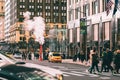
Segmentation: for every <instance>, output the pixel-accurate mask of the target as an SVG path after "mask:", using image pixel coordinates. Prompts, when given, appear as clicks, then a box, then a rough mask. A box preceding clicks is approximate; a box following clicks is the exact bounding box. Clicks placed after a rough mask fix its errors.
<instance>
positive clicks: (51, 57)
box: [48, 52, 62, 62]
mask: <svg viewBox="0 0 120 80" xmlns="http://www.w3.org/2000/svg"><path fill="white" fill-rule="evenodd" d="M48 61H49V62H62V56H61V54H60V52H49V54H48Z"/></svg>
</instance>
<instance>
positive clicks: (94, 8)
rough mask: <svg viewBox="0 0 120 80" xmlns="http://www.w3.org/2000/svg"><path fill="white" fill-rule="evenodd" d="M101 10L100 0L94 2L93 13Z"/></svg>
mask: <svg viewBox="0 0 120 80" xmlns="http://www.w3.org/2000/svg"><path fill="white" fill-rule="evenodd" d="M98 12H99V1H98V0H96V1H93V2H92V14H97V13H98Z"/></svg>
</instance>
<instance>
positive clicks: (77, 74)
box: [63, 72, 84, 76]
mask: <svg viewBox="0 0 120 80" xmlns="http://www.w3.org/2000/svg"><path fill="white" fill-rule="evenodd" d="M63 74H69V75H75V76H84V75H82V74H76V73H70V72H63Z"/></svg>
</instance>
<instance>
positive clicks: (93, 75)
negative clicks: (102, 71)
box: [71, 71, 99, 77]
mask: <svg viewBox="0 0 120 80" xmlns="http://www.w3.org/2000/svg"><path fill="white" fill-rule="evenodd" d="M71 72H73V73H77V74H83V75H88V76H90V77H99V75H95V74H89V73H85V72H77V71H71Z"/></svg>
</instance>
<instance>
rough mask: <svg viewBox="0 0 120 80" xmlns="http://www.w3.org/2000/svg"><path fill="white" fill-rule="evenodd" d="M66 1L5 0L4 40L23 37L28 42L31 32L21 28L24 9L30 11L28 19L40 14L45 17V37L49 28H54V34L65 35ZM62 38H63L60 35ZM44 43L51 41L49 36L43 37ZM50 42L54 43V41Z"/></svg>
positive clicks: (20, 39)
mask: <svg viewBox="0 0 120 80" xmlns="http://www.w3.org/2000/svg"><path fill="white" fill-rule="evenodd" d="M66 3H67V0H6V1H5V12H6V13H5V41H9V42H16V43H18V42H19V41H23V39H25V40H26V42H28V39H29V38H30V37H31V35H30V33H31V32H27V31H25V30H24V29H22V28H23V27H24V24H23V21H24V17H23V13H24V12H26V11H29V12H30V13H31V16H30V19H33V17H35V16H41V17H43V18H44V19H45V23H46V29H45V30H46V31H45V37H46V36H47V35H49V31H50V29H54V30H56V31H57V33H56V35H58V34H59V33H61V35H62V36H65V35H66V22H67V20H66V17H67V13H66V10H67V7H66V5H67V4H66ZM56 40H58V37H56ZM63 40H65V39H64V38H63V37H62V41H63ZM62 41H61V42H62ZM59 42H60V40H59ZM45 43H49V44H50V43H51V42H50V40H49V38H45ZM51 44H52V45H56V43H51ZM45 46H48V47H49V45H48V44H45ZM54 47H55V46H54ZM51 49H53V48H51Z"/></svg>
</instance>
